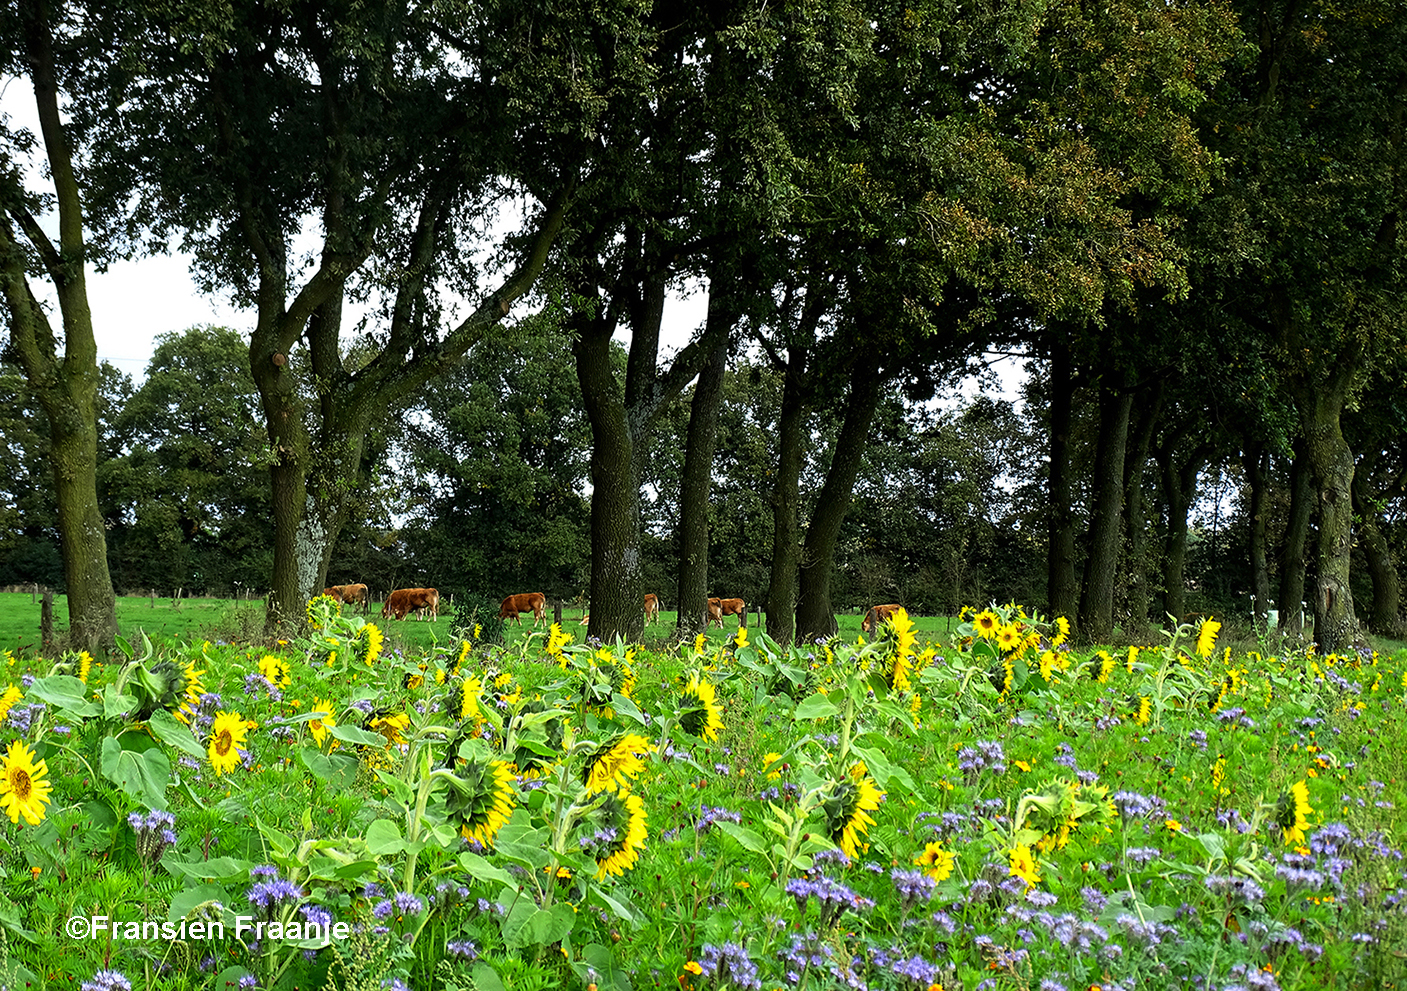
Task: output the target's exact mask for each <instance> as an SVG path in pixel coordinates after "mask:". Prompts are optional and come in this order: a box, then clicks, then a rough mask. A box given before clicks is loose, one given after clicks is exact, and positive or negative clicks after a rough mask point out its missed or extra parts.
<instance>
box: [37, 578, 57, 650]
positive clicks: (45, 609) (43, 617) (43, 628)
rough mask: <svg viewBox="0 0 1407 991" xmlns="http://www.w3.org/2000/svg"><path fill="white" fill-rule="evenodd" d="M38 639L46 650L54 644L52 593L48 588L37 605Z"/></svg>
mask: <svg viewBox="0 0 1407 991" xmlns="http://www.w3.org/2000/svg"><path fill="white" fill-rule="evenodd" d="M39 640H40V642H41V643H42V644H43V645H44V649H45V650H46V651H47V650H50V649H51V648H52V647H53V646H54V593H53V592H51V591H49V590H48V589H45V590H44V599H43V601H42V602H41V603H40V605H39Z"/></svg>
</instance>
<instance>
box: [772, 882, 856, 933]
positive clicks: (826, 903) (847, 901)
mask: <svg viewBox="0 0 1407 991" xmlns="http://www.w3.org/2000/svg"><path fill="white" fill-rule="evenodd" d="M785 890H786V893H787V894H789V895H791V896H792V897H793V898H795V899H796V908H797V911H798V912H801V913H802V914H805V912H806V906H807V904H808V903H809V902H810V900H811V899H812V898H815V899H816V902H817V903H818V904H819V905H820V907H821V927H822V928H826V927H828V926H830V925H831V924H832V923H833V922H835V920H836V919H838V918H840V915H841V913H842V912H844V911H845V910H846V909H850V910H851V911H853V912H856V913H859V912H867V911H869V910H870V909H872V908H874V901H873V900H872V899H870V898H866V897H865V896H863V895H859V894H856V893H855V891H854V890H852V889H851V888H850V887H848V886H847V885H844V884H841V883H840V882H839V881H837V880H835V879H834V878H831V877H829V876H828V875H826V874H823V873H821V872H820V871H815V870H813V871H811V872H810V873H809V874H808V875H807V876H806V877H797V878H792V879H791V880H790V881H788V882H787V886H786V889H785Z"/></svg>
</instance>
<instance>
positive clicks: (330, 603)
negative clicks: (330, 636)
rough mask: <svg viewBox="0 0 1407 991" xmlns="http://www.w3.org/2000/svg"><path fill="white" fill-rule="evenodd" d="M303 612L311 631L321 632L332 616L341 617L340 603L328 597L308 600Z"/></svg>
mask: <svg viewBox="0 0 1407 991" xmlns="http://www.w3.org/2000/svg"><path fill="white" fill-rule="evenodd" d="M304 612H305V613H306V614H307V617H308V623H309V625H311V626H312V628H313V629H315V630H323V629H326V628H327V626H328V624H329V623H330V622H331V620H332V617H333V616H340V615H342V603H340V602H338V601H337V600H336V599H334V598H333V597H332V596H330V595H318V596H314V597H313V598H311V599H309V600H308V605H307V608H306V609H305V610H304Z"/></svg>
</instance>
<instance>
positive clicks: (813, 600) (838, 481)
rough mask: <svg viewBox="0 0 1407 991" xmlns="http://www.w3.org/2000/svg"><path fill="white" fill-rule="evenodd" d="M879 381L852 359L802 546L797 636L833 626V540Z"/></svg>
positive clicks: (822, 635)
mask: <svg viewBox="0 0 1407 991" xmlns="http://www.w3.org/2000/svg"><path fill="white" fill-rule="evenodd" d="M881 381H882V380H881V376H880V372H879V369H878V367H877V366H876V365H875V364H874V363H873V362H872V361H861V362H859V363H857V365H856V367H855V369H854V371H853V372H852V373H851V380H850V398H849V401H848V402H847V404H846V408H845V421H844V423H842V424H841V427H840V433H839V435H838V436H837V437H836V440H835V450H834V452H833V453H832V455H831V464H830V469H829V470H828V471H827V472H826V480H825V483H824V484H823V485H822V486H821V491H820V494H819V495H818V496H817V498H816V509H815V511H814V512H813V513H812V514H811V522H810V525H809V526H807V528H806V542H805V544H804V545H803V547H802V550H801V570H800V573H799V575H798V579H799V586H800V591H799V595H798V596H797V603H796V629H797V637H798V638H799V639H801V640H803V641H809V640H824V639H827V638H829V637H832V636H834V635H835V631H836V629H837V624H836V620H835V610H834V609H833V608H832V606H831V573H832V571H833V570H834V568H835V545H836V541H837V540H838V539H839V537H840V528H841V526H842V525H843V524H844V522H845V514H846V513H847V512H849V510H850V500H851V496H852V494H853V492H854V489H855V478H856V476H857V475H858V474H859V471H860V462H861V461H862V460H864V456H865V445H866V441H867V439H868V437H869V432H870V422H871V421H872V420H873V419H874V414H875V410H876V409H878V408H879V394H880V384H881Z"/></svg>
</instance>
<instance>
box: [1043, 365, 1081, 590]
mask: <svg viewBox="0 0 1407 991" xmlns="http://www.w3.org/2000/svg"><path fill="white" fill-rule="evenodd" d="M1074 399H1075V379H1074V362H1073V361H1072V359H1071V356H1070V349H1069V347H1068V346H1067V345H1066V344H1065V343H1064V342H1057V343H1055V344H1054V345H1052V347H1051V352H1050V487H1049V491H1048V499H1049V507H1050V508H1049V515H1048V516H1047V518H1046V532H1047V535H1048V548H1047V551H1046V553H1047V560H1046V595H1047V597H1048V598H1049V599H1050V603H1049V605H1050V614H1051V615H1052V616H1065V617H1067V618H1071V617H1074V616H1075V614H1076V611H1077V609H1078V607H1079V592H1080V590H1079V584H1078V583H1077V581H1076V579H1075V527H1076V524H1075V513H1074V509H1073V508H1072V507H1071V504H1070V503H1071V499H1072V496H1071V492H1070V424H1071V419H1072V411H1073V407H1074Z"/></svg>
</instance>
